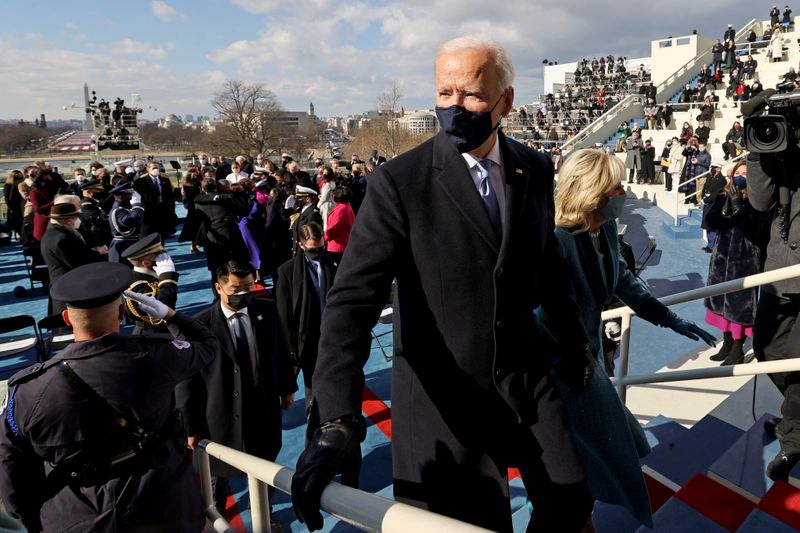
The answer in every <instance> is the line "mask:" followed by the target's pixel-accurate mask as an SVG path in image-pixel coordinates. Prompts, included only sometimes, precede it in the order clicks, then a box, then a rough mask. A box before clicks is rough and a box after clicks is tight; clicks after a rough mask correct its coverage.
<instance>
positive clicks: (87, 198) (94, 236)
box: [80, 179, 111, 248]
mask: <svg viewBox="0 0 800 533" xmlns="http://www.w3.org/2000/svg"><path fill="white" fill-rule="evenodd" d="M103 190H104V189H103V182H102V181H101V180H98V179H93V180H90V181H87V182H84V183H83V185H81V186H80V195H81V233H82V234H83V235H84V237H85V238H86V244H87V246H89V248H96V247H98V246H108V245H109V244H110V243H111V228H110V227H109V225H108V215H106V213H105V211H103V208H102V207H101V206H100V202H99V201H98V200H97V198H95V195H98V194H99V195H102V194H103Z"/></svg>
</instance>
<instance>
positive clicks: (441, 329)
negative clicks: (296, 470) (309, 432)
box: [314, 133, 587, 494]
mask: <svg viewBox="0 0 800 533" xmlns="http://www.w3.org/2000/svg"><path fill="white" fill-rule="evenodd" d="M499 142H500V149H501V153H502V156H503V160H504V169H505V181H506V210H505V213H504V217H505V228H504V232H503V238H502V241H500V240H499V239H498V237H497V236H496V234H495V231H494V229H493V228H492V225H491V222H490V221H489V217H488V215H487V214H486V211H485V208H484V205H483V202H482V201H481V198H480V195H479V193H478V191H477V189H476V187H475V185H474V182H473V180H472V177H471V176H470V174H469V169H468V167H467V164H466V162H465V161H464V158H463V157H462V156H461V155H460V154H459V153H458V152H457V151H456V150H455V149H454V148H453V147H452V146H451V145H450V144H449V143H448V141H447V139H446V137H445V136H444V134H441V133H440V134H439V135H437V136H436V137H434V138H433V139H431V140H429V141H427V142H425V143H423V144H421V145H420V146H418V147H416V148H414V149H412V150H410V151H408V152H406V153H404V154H402V155H400V156H398V157H396V158H393V159H392V160H391V161H388V162H387V163H386V164H384V165H381V166H380V167H377V168H376V169H375V171H374V172H373V173H372V174H370V178H369V183H370V185H369V188H368V192H367V196H366V198H365V200H364V203H363V205H362V207H361V210H360V211H359V215H358V217H357V219H356V222H355V225H354V227H353V231H352V233H351V235H350V242H349V243H348V245H347V250H346V251H345V253H344V256H343V258H342V262H341V263H340V265H339V270H338V272H337V277H336V282H335V283H334V285H333V287H332V288H331V290H330V292H329V294H328V301H327V307H326V309H325V313H324V315H323V320H322V336H321V340H320V343H319V355H318V358H317V365H316V369H315V371H314V397H315V399H316V400H317V404H318V405H319V410H320V420H321V421H322V422H325V421H328V420H332V419H335V418H338V417H341V416H347V415H357V414H360V405H361V395H362V389H363V386H364V374H363V370H362V368H363V365H364V363H365V362H366V360H367V358H368V356H369V352H370V331H371V328H372V327H373V326H374V325H375V324H376V322H377V320H378V316H379V314H380V312H381V309H382V308H383V307H384V305H385V304H386V302H387V301H388V297H389V291H390V288H391V285H392V280H393V279H395V278H396V280H397V294H396V296H395V298H394V306H395V309H394V314H393V317H394V356H395V357H394V360H393V370H392V422H393V424H394V427H395V433H394V439H393V442H392V453H393V457H394V460H393V465H394V476H395V479H396V480H397V479H400V480H402V481H404V482H407V483H403V485H404V486H412V485H413V486H414V487H416V489H410V490H411V491H412V492H413V490H417V491H418V494H419V492H422V493H425V491H426V489H425V488H424V485H425V481H424V479H423V477H424V476H425V472H431V469H432V468H433V465H435V464H437V462H438V464H439V465H442V464H443V463H442V461H445V462H447V461H449V462H451V463H452V462H453V461H466V460H465V459H463V457H466V456H467V455H469V454H468V453H467V452H464V453H465V454H466V455H463V456H462V455H460V452H458V455H456V452H453V453H451V454H450V455H449V457H445V456H444V455H442V456H441V457H440V456H439V455H440V452H441V451H442V450H440V448H446V447H448V446H450V445H452V446H453V447H454V448H452V449H460V450H475V451H476V452H477V453H480V452H481V450H484V451H485V450H487V446H490V445H497V442H496V440H497V439H498V435H502V433H499V431H500V430H502V429H504V427H505V426H501V424H503V422H501V421H507V420H509V418H516V420H517V421H518V422H521V423H522V424H523V425H530V426H531V427H532V428H533V432H534V434H535V435H536V436H537V439H538V441H539V446H540V447H541V448H542V451H541V452H540V453H541V458H542V460H543V461H544V462H545V464H546V465H547V466H548V472H549V473H550V475H551V477H552V478H553V479H559V480H560V481H559V482H569V483H574V482H577V481H579V480H580V479H581V478H582V476H583V472H582V469H581V467H580V464H579V462H578V459H577V457H576V456H575V455H574V453H571V452H572V451H574V447H573V444H572V440H571V436H570V433H569V431H568V429H567V428H566V426H565V422H564V423H562V422H561V421H563V412H562V411H563V410H562V407H561V403H560V400H559V398H558V393H557V392H555V391H552V394H550V393H549V392H546V391H547V387H548V386H549V385H547V383H548V381H547V378H546V375H547V373H548V372H549V369H550V366H551V362H550V357H549V356H550V355H552V353H553V352H554V351H555V350H554V348H553V347H552V341H548V340H547V338H546V337H545V335H544V334H541V333H539V331H540V327H539V324H538V323H537V321H536V318H535V317H534V313H533V311H534V309H536V308H537V307H538V306H539V305H541V306H544V308H545V309H546V310H547V312H548V313H551V314H553V315H554V316H556V317H557V318H556V319H555V320H554V323H556V324H558V326H557V329H558V330H559V331H558V332H557V334H558V337H557V338H559V339H564V342H565V343H574V345H572V346H570V345H565V346H563V347H562V348H563V349H564V350H563V351H562V352H561V353H562V354H563V355H564V356H567V354H572V353H577V352H578V349H577V348H578V346H581V345H584V344H585V343H586V341H587V337H586V334H585V332H584V331H583V328H582V326H581V323H580V318H579V309H578V307H577V305H576V303H575V300H574V296H573V291H572V286H571V284H570V281H569V278H568V277H567V272H568V271H567V269H566V268H565V267H564V263H563V260H562V259H560V258H559V255H558V253H557V251H558V242H557V240H556V237H555V234H554V226H555V224H554V219H553V217H554V199H553V166H552V163H551V162H550V160H549V159H548V158H547V157H545V156H544V155H541V154H538V153H536V152H534V151H532V150H530V149H529V148H527V147H525V146H523V145H521V144H519V143H517V142H515V141H511V140H508V139H507V138H505V136H504V135H502V134H500V140H499ZM514 415H516V417H515V416H514ZM539 420H543V421H544V423H543V424H542V425H541V427H534V426H535V425H536V424H537V422H538V421H539ZM495 430H496V431H498V433H493V432H494V431H495ZM487 434H492V435H494V437H493V438H494V439H495V440H494V441H492V442H494V443H495V444H492V443H491V442H487V441H486V439H487V437H486V435H487ZM437 442H438V443H439V444H437ZM500 442H503V439H502V437H500ZM562 452H563V453H562ZM470 464H471V466H465V468H466V469H467V470H470V469H472V470H474V469H475V468H478V467H477V466H476V465H475V464H474V463H470ZM426 469H427V470H426ZM484 472H485V471H484ZM430 475H431V476H434V475H435V474H430ZM486 475H489V476H492V475H498V474H496V473H495V474H491V473H487V474H486ZM431 479H432V478H431ZM397 489H398V484H397V483H395V490H396V493H397ZM406 494H408V492H406ZM427 494H430V491H428V492H427Z"/></svg>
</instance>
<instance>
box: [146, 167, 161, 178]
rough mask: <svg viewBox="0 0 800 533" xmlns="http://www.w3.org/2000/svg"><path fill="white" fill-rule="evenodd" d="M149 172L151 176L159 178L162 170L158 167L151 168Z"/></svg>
mask: <svg viewBox="0 0 800 533" xmlns="http://www.w3.org/2000/svg"><path fill="white" fill-rule="evenodd" d="M148 174H150V177H151V178H157V177H158V176H160V175H161V172H159V170H158V169H157V168H151V169H150V171H149V172H148Z"/></svg>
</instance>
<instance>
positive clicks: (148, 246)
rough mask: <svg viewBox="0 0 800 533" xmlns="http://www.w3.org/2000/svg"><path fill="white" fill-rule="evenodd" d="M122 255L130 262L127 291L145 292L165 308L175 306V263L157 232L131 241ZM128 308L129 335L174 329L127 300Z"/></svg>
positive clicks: (176, 280) (165, 331)
mask: <svg viewBox="0 0 800 533" xmlns="http://www.w3.org/2000/svg"><path fill="white" fill-rule="evenodd" d="M122 257H123V258H125V259H127V260H128V261H130V263H131V265H133V281H132V282H131V285H130V287H128V290H129V291H133V292H138V293H140V294H147V295H148V296H152V297H154V298H155V299H156V300H158V301H159V302H161V303H163V304H164V305H166V306H168V307H172V308H173V309H174V308H175V304H176V303H177V302H178V277H179V276H180V274H178V273H177V272H175V263H174V262H173V261H172V259H171V258H170V256H169V254H168V253H167V252H166V251H165V250H164V246H163V245H162V244H161V235H159V234H158V233H151V234H150V235H148V236H147V237H144V238H142V239H141V240H139V241H137V242H135V243H133V244H132V245H130V246H129V247H128V248H126V249H125V251H124V252H122ZM128 311H129V313H130V314H131V318H132V319H133V322H134V324H135V326H134V328H133V334H134V335H139V334H140V333H142V332H145V331H146V332H148V333H153V332H155V333H172V334H173V335H177V333H178V332H177V331H175V329H176V328H174V327H173V328H168V326H167V324H166V323H165V322H164V321H162V320H153V319H151V318H150V317H148V316H147V315H145V314H144V313H142V312H141V310H140V309H139V306H138V305H137V304H136V303H134V302H133V301H132V300H128Z"/></svg>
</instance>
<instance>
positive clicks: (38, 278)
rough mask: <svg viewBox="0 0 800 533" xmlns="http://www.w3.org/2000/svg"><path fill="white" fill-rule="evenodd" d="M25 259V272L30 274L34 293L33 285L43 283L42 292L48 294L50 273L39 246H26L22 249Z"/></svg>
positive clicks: (29, 278) (29, 277)
mask: <svg viewBox="0 0 800 533" xmlns="http://www.w3.org/2000/svg"><path fill="white" fill-rule="evenodd" d="M22 255H23V257H24V259H25V271H26V272H27V273H28V280H29V281H30V284H31V291H33V283H34V282H37V283H41V285H42V290H43V291H44V292H45V293H47V291H48V289H49V288H50V273H49V272H48V271H47V265H46V264H45V262H44V258H43V257H42V251H41V250H40V249H39V247H38V246H26V247H24V248H23V249H22Z"/></svg>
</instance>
